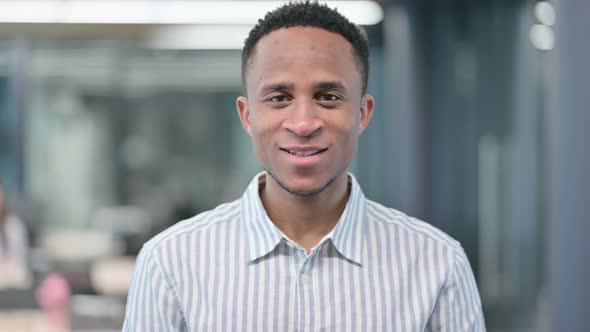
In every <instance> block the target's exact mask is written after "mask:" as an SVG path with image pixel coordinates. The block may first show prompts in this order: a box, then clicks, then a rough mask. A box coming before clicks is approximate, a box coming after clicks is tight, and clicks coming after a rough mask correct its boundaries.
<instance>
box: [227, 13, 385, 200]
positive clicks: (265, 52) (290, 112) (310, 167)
mask: <svg viewBox="0 0 590 332" xmlns="http://www.w3.org/2000/svg"><path fill="white" fill-rule="evenodd" d="M289 15H293V17H291V16H289ZM275 21H276V22H275ZM308 21H309V22H312V23H313V24H311V23H310V24H295V23H293V22H308ZM273 22H275V23H273ZM285 22H287V23H285ZM342 22H344V23H342ZM279 23H280V24H279ZM281 24H282V25H281ZM285 24H286V25H285ZM337 24H348V25H350V27H351V29H352V28H354V29H356V27H354V25H352V24H351V23H349V22H348V21H347V20H345V19H344V18H342V17H341V16H339V14H337V13H336V12H335V11H332V10H331V9H329V8H327V7H325V6H321V5H318V4H315V3H309V2H305V3H294V4H289V5H286V6H284V7H281V8H279V9H277V10H275V11H274V12H271V13H269V14H268V15H267V16H266V17H265V19H264V20H262V21H261V22H260V23H259V25H258V26H257V28H254V32H253V33H251V34H250V37H249V39H248V40H247V41H246V46H245V47H244V53H245V55H244V56H243V58H244V59H245V60H244V61H245V63H246V66H247V69H245V70H246V74H245V77H244V86H245V88H246V89H245V90H246V93H247V96H242V97H239V98H238V100H237V102H236V106H237V109H238V113H239V116H240V120H241V122H242V125H243V127H244V128H245V129H246V131H247V132H248V134H250V136H251V137H252V143H253V146H254V152H255V153H256V157H257V158H258V160H259V161H260V162H261V164H262V166H263V167H264V168H265V169H266V170H267V171H268V173H269V174H270V175H271V176H272V179H274V180H275V182H276V184H277V185H278V186H280V187H282V188H283V189H284V190H286V191H287V192H289V193H291V194H294V195H297V196H313V195H316V194H319V193H322V192H330V191H329V190H326V189H331V188H342V187H343V186H345V185H346V182H347V179H346V177H347V176H346V170H347V168H348V166H349V164H350V162H351V161H352V159H353V158H354V155H355V153H356V149H357V145H358V138H359V135H360V134H361V132H362V131H363V130H364V129H365V128H366V126H367V125H368V124H369V121H370V119H371V115H372V113H373V103H374V102H373V98H372V97H371V96H368V95H365V94H364V89H365V85H366V83H365V81H366V78H364V76H365V75H366V71H364V69H363V68H365V67H363V66H362V65H359V60H358V55H357V52H356V49H355V45H354V44H353V42H351V41H350V40H349V39H348V38H346V37H345V36H344V35H343V34H341V33H340V30H343V29H344V28H342V27H339V26H337ZM323 26H326V27H328V28H324V27H323ZM265 27H266V28H265ZM256 29H259V30H260V29H263V30H260V31H259V32H256ZM334 30H336V32H335V31H334ZM344 30H346V29H344ZM347 31H349V30H347ZM354 31H357V30H354ZM263 32H264V33H263ZM357 33H358V31H357ZM359 36H361V35H360V34H359ZM359 38H360V37H359ZM353 40H354V38H353ZM356 42H360V41H358V40H356ZM363 42H364V45H365V46H366V41H365V40H364V39H363ZM248 45H250V46H248ZM361 49H362V47H361ZM365 51H366V49H365ZM364 54H365V56H366V53H364ZM362 62H363V61H361V63H362ZM365 62H366V58H365ZM275 182H272V183H270V184H269V181H268V180H267V187H268V186H269V185H270V186H273V185H274V184H275ZM333 183H336V184H337V186H332V184H333ZM275 188H277V186H275ZM334 190H337V189H334Z"/></svg>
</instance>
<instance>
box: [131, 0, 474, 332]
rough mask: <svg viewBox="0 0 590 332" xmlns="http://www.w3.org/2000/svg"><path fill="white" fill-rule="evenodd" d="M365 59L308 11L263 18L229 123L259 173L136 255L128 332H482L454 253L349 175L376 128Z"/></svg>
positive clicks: (333, 20)
mask: <svg viewBox="0 0 590 332" xmlns="http://www.w3.org/2000/svg"><path fill="white" fill-rule="evenodd" d="M367 59H368V47H367V41H366V39H365V37H364V36H363V34H361V33H360V32H359V30H358V29H357V27H356V26H354V25H353V24H351V23H350V22H349V21H347V20H346V19H345V18H344V17H342V16H341V15H340V14H338V13H337V12H336V11H334V10H331V9H329V8H328V7H326V6H322V5H318V4H317V3H310V2H305V3H292V4H288V5H285V6H283V7H281V8H278V9H276V10H274V11H273V12H270V13H268V14H267V15H266V16H265V18H264V19H263V20H261V21H260V22H259V24H258V25H257V26H256V27H255V28H254V29H253V30H252V31H251V32H250V35H249V36H248V38H247V39H246V42H245V46H244V49H243V54H242V77H243V85H244V89H245V91H246V96H243V97H239V98H238V100H237V110H238V114H239V118H240V121H241V123H242V125H243V127H244V128H245V129H246V131H247V132H248V134H249V135H250V136H251V137H252V143H253V146H254V152H255V154H256V157H257V158H258V159H259V161H260V163H261V164H262V166H263V167H264V169H265V172H263V173H260V174H258V175H257V176H256V177H255V178H254V179H253V180H252V182H251V184H250V185H249V187H248V189H247V190H246V192H245V193H244V195H243V196H242V198H241V199H239V200H237V201H235V202H232V203H227V204H223V205H221V206H219V207H217V208H216V209H214V210H212V211H208V212H205V213H202V214H199V215H197V216H196V217H193V218H191V219H188V220H185V221H183V222H181V223H179V224H177V225H175V226H173V227H171V228H170V229H168V230H167V231H165V232H163V233H162V234H160V235H158V236H156V237H155V238H154V239H152V240H151V241H149V242H148V243H147V244H146V245H145V246H144V248H143V249H142V251H141V253H140V255H139V257H138V263H137V271H136V273H135V276H134V280H133V283H132V286H131V289H130V291H129V300H128V304H127V315H126V320H125V326H124V330H125V331H423V330H428V331H483V330H485V327H484V321H483V316H482V312H481V304H480V300H479V296H478V293H477V287H476V284H475V282H474V279H473V274H472V272H471V268H470V267H469V263H468V261H467V258H466V256H465V254H464V252H463V250H462V248H461V247H460V245H459V244H458V243H457V242H456V241H454V240H452V239H451V238H450V237H448V236H447V235H445V234H443V233H442V232H440V231H438V230H436V229H435V228H433V227H431V226H429V225H428V224H426V223H423V222H420V221H417V220H415V219H413V218H410V217H408V216H405V215H404V214H402V213H401V212H398V211H395V210H392V209H388V208H385V207H383V206H381V205H380V204H377V203H375V202H372V201H369V200H367V199H366V198H365V197H364V196H363V193H362V191H361V188H360V186H359V184H358V183H357V182H356V180H355V178H354V176H353V175H352V174H349V173H347V168H348V166H349V164H350V162H351V160H352V159H353V157H354V154H355V152H356V149H357V143H358V138H359V135H360V134H361V133H362V132H363V130H364V129H365V128H366V127H367V125H368V124H369V122H370V120H371V115H372V114H373V108H374V101H373V98H372V97H371V96H369V95H366V94H365V91H366V86H367V75H368V61H367Z"/></svg>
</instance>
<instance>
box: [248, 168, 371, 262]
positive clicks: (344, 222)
mask: <svg viewBox="0 0 590 332" xmlns="http://www.w3.org/2000/svg"><path fill="white" fill-rule="evenodd" d="M264 176H266V172H261V173H259V174H257V175H256V176H255V177H254V179H253V180H252V181H251V182H250V185H248V188H247V189H246V191H245V192H244V194H243V195H242V198H241V204H242V208H241V210H242V211H241V213H242V221H243V223H244V225H245V231H246V235H247V240H248V247H249V249H248V253H247V254H248V259H249V261H253V260H256V259H258V258H261V257H263V256H265V255H267V254H268V253H269V252H271V251H272V250H273V249H274V248H275V247H276V246H277V245H278V244H279V242H280V241H281V239H283V238H285V235H284V234H283V233H282V232H281V231H280V230H279V229H278V228H277V227H276V226H275V225H274V224H273V223H272V221H271V220H270V218H269V217H268V215H267V214H266V211H265V210H264V206H263V205H262V201H261V200H260V195H259V190H260V184H261V181H264V178H263V177H264ZM348 179H349V184H350V196H349V198H348V202H347V203H346V207H345V208H344V212H343V213H342V216H341V217H340V220H338V223H337V224H336V226H335V227H334V229H333V230H332V231H331V232H330V233H329V234H328V235H327V236H326V238H325V239H324V240H326V239H330V240H331V241H332V243H333V245H334V247H335V248H336V250H337V251H338V252H339V253H340V254H341V255H343V256H344V257H346V258H347V259H349V260H351V261H353V262H355V263H358V264H361V255H362V249H363V246H362V240H363V225H364V224H365V220H366V200H365V196H364V195H363V192H362V190H361V187H360V186H359V184H358V182H357V181H356V179H355V177H354V176H353V175H352V174H351V173H348ZM322 242H323V241H322Z"/></svg>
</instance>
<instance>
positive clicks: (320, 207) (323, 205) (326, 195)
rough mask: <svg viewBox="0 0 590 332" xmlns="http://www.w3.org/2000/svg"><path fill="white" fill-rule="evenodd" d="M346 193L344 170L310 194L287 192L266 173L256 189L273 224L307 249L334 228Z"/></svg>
mask: <svg viewBox="0 0 590 332" xmlns="http://www.w3.org/2000/svg"><path fill="white" fill-rule="evenodd" d="M348 196H349V185H348V175H347V174H346V173H344V174H342V175H340V176H338V178H336V179H335V180H334V182H332V184H331V185H330V186H328V187H327V188H325V189H324V190H323V191H322V192H321V193H318V194H315V195H311V196H297V195H294V194H292V193H289V192H287V191H286V190H285V189H283V188H282V187H281V186H280V185H279V184H278V183H277V182H276V181H275V180H274V179H273V178H272V177H271V176H270V175H268V174H267V175H266V184H265V185H264V187H262V189H261V190H260V199H261V201H262V204H263V205H264V208H265V210H266V213H267V214H268V216H269V218H270V220H271V221H272V222H273V224H275V226H277V227H278V228H279V229H280V230H281V231H282V232H283V233H284V234H285V235H286V236H288V237H289V239H291V240H293V241H294V242H295V243H297V244H299V245H300V246H302V247H303V248H305V250H306V251H307V252H308V253H309V252H310V251H311V249H312V248H313V247H315V246H316V245H317V244H318V243H319V242H320V241H321V240H322V239H323V238H324V237H325V236H326V235H327V234H328V233H330V232H331V231H332V229H334V226H336V224H337V223H338V220H339V219H340V216H341V215H342V212H343V211H344V208H345V207H346V202H347V201H348Z"/></svg>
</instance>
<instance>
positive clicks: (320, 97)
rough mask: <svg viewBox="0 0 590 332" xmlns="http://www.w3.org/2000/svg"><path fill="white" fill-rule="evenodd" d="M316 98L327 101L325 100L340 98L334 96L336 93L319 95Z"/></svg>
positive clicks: (333, 100)
mask: <svg viewBox="0 0 590 332" xmlns="http://www.w3.org/2000/svg"><path fill="white" fill-rule="evenodd" d="M318 99H319V100H320V101H327V102H335V101H340V100H341V98H340V97H338V96H336V95H331V94H325V95H320V96H319V97H318Z"/></svg>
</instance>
